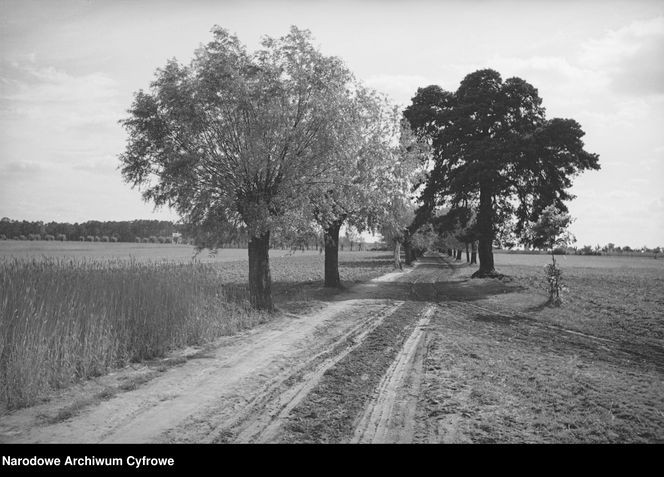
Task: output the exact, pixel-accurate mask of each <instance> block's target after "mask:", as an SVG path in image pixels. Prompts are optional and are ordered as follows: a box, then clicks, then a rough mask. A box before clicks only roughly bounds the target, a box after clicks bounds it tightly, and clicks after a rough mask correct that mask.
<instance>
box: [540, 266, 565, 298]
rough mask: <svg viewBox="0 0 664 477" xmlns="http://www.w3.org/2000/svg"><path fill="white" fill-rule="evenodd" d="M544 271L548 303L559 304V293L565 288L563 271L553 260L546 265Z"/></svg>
mask: <svg viewBox="0 0 664 477" xmlns="http://www.w3.org/2000/svg"><path fill="white" fill-rule="evenodd" d="M544 271H545V275H546V289H547V293H548V295H549V304H551V305H553V306H560V304H561V303H562V299H561V297H560V294H561V292H564V291H566V290H567V288H566V287H565V285H564V284H563V271H562V270H561V269H560V268H558V266H557V265H556V263H555V262H554V263H549V264H548V265H546V266H545V267H544Z"/></svg>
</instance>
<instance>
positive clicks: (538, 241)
mask: <svg viewBox="0 0 664 477" xmlns="http://www.w3.org/2000/svg"><path fill="white" fill-rule="evenodd" d="M571 223H572V217H571V216H570V215H569V214H567V213H565V212H563V211H561V210H559V209H558V208H557V207H556V206H555V205H549V206H547V207H545V208H544V210H542V213H541V214H540V216H539V218H538V219H537V221H536V222H531V223H529V224H528V227H527V230H526V236H527V238H526V241H527V242H528V243H529V244H530V245H532V246H533V247H536V248H540V249H542V248H543V249H547V250H549V251H550V252H551V260H552V263H551V265H547V267H546V279H547V288H548V292H549V303H550V304H552V305H556V306H558V305H560V303H561V299H560V291H561V289H562V287H563V285H562V271H561V270H560V268H558V267H557V265H556V255H555V253H554V250H555V249H556V247H567V246H568V245H570V244H571V243H573V242H574V241H575V239H574V236H573V235H572V234H571V233H570V232H569V231H568V227H569V225H570V224H571Z"/></svg>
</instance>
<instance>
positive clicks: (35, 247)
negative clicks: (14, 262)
mask: <svg viewBox="0 0 664 477" xmlns="http://www.w3.org/2000/svg"><path fill="white" fill-rule="evenodd" d="M314 254H318V252H317V251H306V252H300V251H298V252H292V251H290V250H280V249H276V250H270V258H272V257H283V256H289V255H314ZM2 257H16V258H27V257H30V258H32V257H50V258H76V259H87V258H91V259H123V260H124V259H127V260H128V259H133V260H136V261H140V262H145V261H163V260H166V261H177V262H190V261H196V262H201V263H219V262H229V261H235V260H247V249H238V248H223V249H219V251H218V253H217V254H214V255H212V254H210V252H209V250H203V251H201V252H200V253H198V254H197V253H196V250H195V248H194V247H193V246H192V245H178V244H158V243H128V242H116V243H110V242H74V241H70V242H57V241H50V242H47V241H44V240H39V241H34V242H31V241H25V240H1V241H0V258H2Z"/></svg>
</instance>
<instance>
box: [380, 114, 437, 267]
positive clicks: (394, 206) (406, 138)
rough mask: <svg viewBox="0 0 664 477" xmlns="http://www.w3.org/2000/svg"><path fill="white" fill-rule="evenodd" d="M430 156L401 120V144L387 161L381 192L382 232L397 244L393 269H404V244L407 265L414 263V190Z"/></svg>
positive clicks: (384, 236) (387, 240)
mask: <svg viewBox="0 0 664 477" xmlns="http://www.w3.org/2000/svg"><path fill="white" fill-rule="evenodd" d="M428 155H429V148H428V145H427V144H426V143H424V142H422V141H420V140H419V139H418V138H417V137H416V136H415V135H414V134H413V133H412V131H411V130H410V127H409V126H408V124H407V123H406V122H405V121H402V123H401V129H400V134H399V142H398V145H397V146H396V147H395V148H394V149H393V154H392V155H391V157H392V159H391V160H389V161H386V162H385V163H386V164H387V166H388V168H389V169H388V172H387V173H385V174H383V175H382V176H381V178H382V182H381V183H380V186H379V189H378V190H379V191H381V192H382V193H383V194H384V195H383V196H382V200H381V201H380V205H381V208H380V215H379V217H380V219H379V223H380V229H379V230H380V233H381V234H382V235H383V238H384V240H385V242H386V243H388V244H392V246H393V247H394V268H399V269H402V266H401V246H402V244H403V245H405V247H404V248H405V255H406V264H407V265H410V263H411V246H412V236H413V234H415V233H416V232H417V230H418V229H419V228H420V225H422V224H420V222H418V220H417V219H418V218H417V216H416V214H415V210H416V206H415V203H414V200H413V191H414V190H415V189H416V188H417V186H418V184H420V182H421V180H422V177H421V176H422V167H421V166H422V164H423V163H424V162H425V161H426V158H427V157H428Z"/></svg>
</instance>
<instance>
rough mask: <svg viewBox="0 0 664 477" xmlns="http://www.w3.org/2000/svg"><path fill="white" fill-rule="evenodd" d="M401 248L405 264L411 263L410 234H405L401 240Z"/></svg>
mask: <svg viewBox="0 0 664 477" xmlns="http://www.w3.org/2000/svg"><path fill="white" fill-rule="evenodd" d="M403 249H404V253H405V256H406V257H405V258H406V265H412V263H413V244H412V243H411V241H410V236H408V235H406V238H405V239H404V241H403Z"/></svg>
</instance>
